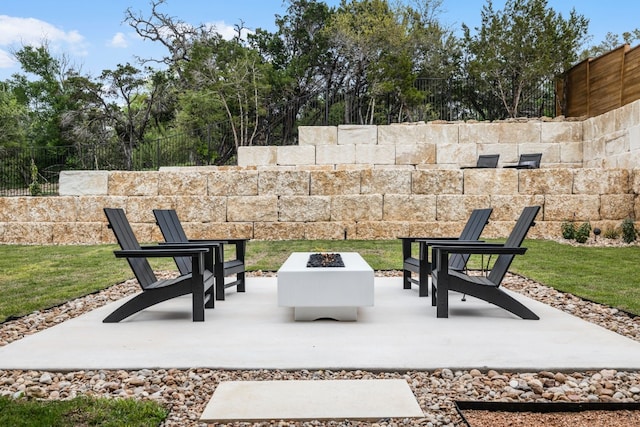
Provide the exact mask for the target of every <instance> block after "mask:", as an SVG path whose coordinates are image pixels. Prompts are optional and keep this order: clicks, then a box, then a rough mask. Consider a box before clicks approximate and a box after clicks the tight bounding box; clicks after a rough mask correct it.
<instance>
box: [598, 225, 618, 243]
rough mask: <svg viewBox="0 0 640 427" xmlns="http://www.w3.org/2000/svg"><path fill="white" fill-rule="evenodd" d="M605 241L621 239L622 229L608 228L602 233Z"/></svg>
mask: <svg viewBox="0 0 640 427" xmlns="http://www.w3.org/2000/svg"><path fill="white" fill-rule="evenodd" d="M602 236H603V237H604V238H605V239H611V240H617V239H619V238H620V229H619V228H617V227H607V228H606V229H605V230H604V233H602Z"/></svg>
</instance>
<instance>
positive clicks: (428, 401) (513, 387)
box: [0, 271, 640, 427]
mask: <svg viewBox="0 0 640 427" xmlns="http://www.w3.org/2000/svg"><path fill="white" fill-rule="evenodd" d="M163 274H164V275H168V273H163ZM251 274H252V275H253V276H273V275H274V273H273V272H269V273H263V272H254V273H251ZM376 275H377V276H399V275H401V273H400V272H398V271H385V272H376ZM503 286H505V287H507V288H509V289H512V290H515V291H517V292H521V293H523V294H525V295H527V296H528V297H530V298H533V299H536V300H539V301H541V302H544V303H546V304H549V305H551V306H553V307H556V308H558V309H561V310H564V311H566V312H569V313H571V314H573V315H575V316H578V317H580V318H583V319H585V320H587V321H589V322H592V323H595V324H598V325H601V326H603V327H605V328H607V329H609V330H612V331H614V332H616V333H619V334H622V335H624V336H627V337H629V338H631V339H634V340H636V341H640V317H632V316H629V315H628V314H626V313H624V312H621V311H619V310H616V309H613V308H611V307H606V306H603V305H600V304H595V303H592V302H589V301H585V300H581V299H579V298H576V297H575V296H573V295H569V294H563V293H561V292H558V291H556V290H554V289H551V288H548V287H546V286H543V285H541V284H539V283H536V282H534V281H532V280H529V279H526V278H524V277H521V276H517V275H512V274H510V275H508V277H507V278H505V280H504V282H503ZM137 291H138V285H137V283H136V281H135V280H128V281H126V282H124V283H121V284H119V285H116V286H113V287H110V288H108V289H106V290H104V291H101V292H99V293H95V294H92V295H88V296H86V297H83V298H79V299H77V300H73V301H69V302H67V303H65V304H63V305H61V306H58V307H54V308H51V309H48V310H44V311H42V312H35V313H32V314H29V315H27V316H24V317H22V318H19V319H15V320H11V321H7V322H5V323H3V324H0V346H4V345H7V344H9V343H11V342H13V341H15V340H18V339H21V338H22V337H24V336H26V335H29V334H33V333H35V332H37V331H39V330H42V329H45V328H48V327H50V326H53V325H55V324H58V323H60V322H63V321H65V320H67V319H70V318H72V317H76V316H78V315H80V314H82V313H85V312H87V311H89V310H92V309H94V308H96V307H99V306H102V305H105V304H107V303H109V302H112V301H115V300H118V299H120V298H122V297H123V296H125V295H129V294H132V293H135V292H137ZM375 378H378V379H390V378H393V379H405V380H406V381H407V383H408V384H409V386H410V387H411V389H412V391H413V393H414V394H415V396H416V398H417V400H418V402H419V404H420V406H421V407H422V409H423V412H424V414H425V416H424V418H422V419H410V420H409V419H384V420H378V421H377V422H375V423H369V422H355V421H346V420H345V421H335V422H320V421H307V422H289V421H282V420H280V421H273V422H263V423H233V424H221V425H229V426H269V425H276V426H321V425H326V426H360V425H362V426H365V425H371V426H404V425H412V426H429V427H435V426H451V427H453V426H462V425H463V424H462V420H461V418H460V416H459V415H458V414H457V412H456V410H455V407H454V401H456V400H486V401H523V402H524V401H557V402H640V372H637V371H631V372H629V371H625V372H620V371H616V370H610V369H604V370H600V371H587V372H497V371H494V370H488V371H480V370H477V369H472V370H468V371H467V370H464V371H452V370H450V369H447V368H446V367H443V368H442V369H437V370H435V371H407V372H371V371H363V370H356V371H330V370H313V371H309V370H300V371H284V370H242V371H227V370H212V369H187V370H181V369H155V370H152V369H142V370H136V371H124V370H95V371H73V372H42V371H22V370H0V395H3V396H12V397H15V398H19V397H23V396H28V397H31V398H38V399H70V398H73V397H75V396H79V395H92V396H103V397H112V398H136V399H152V400H156V401H158V402H160V403H162V404H163V405H164V406H165V407H167V408H169V409H170V414H169V417H168V419H167V421H166V422H165V423H164V426H181V427H183V426H186V427H189V426H203V425H205V424H202V423H200V422H199V421H198V420H199V417H200V414H201V413H202V411H203V410H204V407H205V405H206V404H207V403H208V401H209V399H210V398H211V395H212V394H213V391H214V390H215V388H216V386H217V384H219V383H220V382H221V381H230V380H233V381H238V380H247V381H250V380H288V379H304V380H323V379H375ZM248 404H250V403H249V402H248ZM612 425H615V423H614V424H612Z"/></svg>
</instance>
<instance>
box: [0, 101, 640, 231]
mask: <svg viewBox="0 0 640 427" xmlns="http://www.w3.org/2000/svg"><path fill="white" fill-rule="evenodd" d="M534 152H540V153H542V154H543V155H542V165H541V168H540V169H535V170H517V169H509V168H503V166H505V165H509V164H514V163H516V162H517V160H518V157H519V156H520V155H521V154H525V153H534ZM481 154H500V162H499V165H498V168H497V169H462V167H463V166H470V165H473V164H475V162H476V159H477V157H478V156H479V155H481ZM639 160H640V101H636V102H634V103H631V104H628V105H625V106H624V107H622V108H620V109H618V110H615V111H611V112H609V113H606V114H603V115H601V116H598V117H593V118H590V119H587V120H582V121H581V120H560V119H559V120H523V121H519V120H512V121H504V122H492V123H488V122H456V123H447V122H432V123H417V124H398V125H389V126H354V125H344V126H337V127H336V126H318V127H301V128H300V129H299V145H296V146H270V147H240V149H239V151H238V166H232V167H202V168H198V167H192V168H164V169H162V170H160V171H153V172H122V171H65V172H63V173H62V175H61V177H60V196H58V197H0V243H5V244H9V243H24V244H70V243H104V242H113V241H114V240H113V235H112V233H111V231H110V230H108V229H107V227H106V222H105V218H104V214H103V212H102V209H103V208H104V207H121V208H124V209H125V210H126V212H127V215H128V217H129V219H130V221H131V223H132V225H133V227H134V231H135V232H136V234H137V235H138V238H139V240H140V241H142V242H150V241H158V240H161V235H160V233H159V230H158V228H157V227H156V225H155V223H154V218H153V214H152V209H156V208H174V209H176V210H177V211H178V214H179V216H180V218H181V220H182V221H183V223H184V224H185V228H186V231H187V233H188V235H189V236H192V237H193V238H232V237H244V238H252V239H264V240H277V239H282V240H288V239H344V238H347V239H393V238H396V237H399V236H408V235H423V236H449V235H456V234H458V233H459V232H460V229H461V227H462V226H463V225H464V222H465V221H466V219H467V217H468V215H469V213H470V211H471V210H472V209H474V208H484V207H493V208H494V212H493V214H492V217H491V222H490V224H489V225H488V227H487V228H486V231H485V233H484V234H483V235H484V236H486V237H505V236H506V235H507V234H508V233H509V231H510V230H511V227H512V225H513V222H514V220H515V219H516V218H517V216H518V215H519V213H520V211H521V210H522V208H523V207H524V206H527V205H532V204H539V205H541V206H542V207H543V209H542V212H541V213H540V214H539V216H538V218H537V219H538V221H537V226H536V227H535V228H534V229H532V231H531V232H530V234H529V236H530V237H538V238H557V237H559V236H560V224H561V223H562V221H564V220H566V219H573V220H575V221H589V222H591V224H592V226H594V227H600V228H601V229H603V230H606V229H607V228H609V227H616V226H618V225H620V223H621V222H622V220H624V219H625V218H634V219H635V218H638V215H640V200H639V199H638V194H639V193H640V169H636V168H637V165H638V164H639Z"/></svg>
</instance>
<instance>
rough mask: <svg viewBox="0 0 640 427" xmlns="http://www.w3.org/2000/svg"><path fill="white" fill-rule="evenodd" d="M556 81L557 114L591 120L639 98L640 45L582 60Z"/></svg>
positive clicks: (621, 47)
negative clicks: (584, 117) (589, 118)
mask: <svg viewBox="0 0 640 427" xmlns="http://www.w3.org/2000/svg"><path fill="white" fill-rule="evenodd" d="M559 80H560V81H559V82H558V84H557V86H556V87H557V88H558V89H559V90H558V91H557V93H556V97H557V102H556V105H557V106H558V107H560V108H558V109H557V111H558V114H564V115H565V116H568V117H581V116H587V117H593V116H597V115H600V114H603V113H606V112H607V111H611V110H614V109H616V108H620V107H622V106H623V105H626V104H628V103H630V102H633V101H636V100H638V99H640V46H637V47H635V48H633V49H631V48H630V47H629V45H623V46H620V47H619V48H617V49H614V50H612V51H610V52H607V53H606V54H604V55H601V56H599V57H597V58H593V59H591V58H590V59H587V60H584V61H582V62H580V63H579V64H577V65H575V66H573V67H572V68H571V69H570V70H568V71H566V72H565V73H564V74H563V75H562V76H561V77H560V78H559ZM560 89H561V91H560Z"/></svg>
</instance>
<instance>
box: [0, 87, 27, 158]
mask: <svg viewBox="0 0 640 427" xmlns="http://www.w3.org/2000/svg"><path fill="white" fill-rule="evenodd" d="M0 117H2V120H0V147H19V146H21V145H23V144H24V143H25V142H26V132H27V124H28V118H29V110H28V109H27V106H26V105H25V104H23V103H20V102H18V99H17V97H16V95H15V93H14V91H13V88H12V87H11V85H10V84H9V83H2V82H0Z"/></svg>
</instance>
